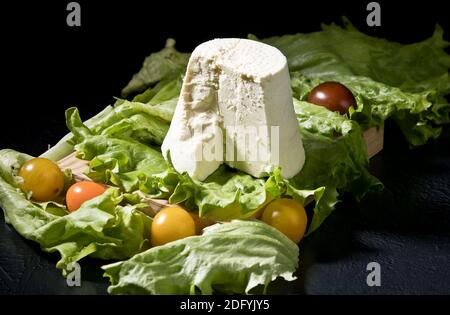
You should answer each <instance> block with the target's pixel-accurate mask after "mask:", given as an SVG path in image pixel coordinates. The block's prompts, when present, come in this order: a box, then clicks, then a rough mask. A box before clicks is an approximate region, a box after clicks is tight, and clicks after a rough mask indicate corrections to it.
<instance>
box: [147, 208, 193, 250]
mask: <svg viewBox="0 0 450 315" xmlns="http://www.w3.org/2000/svg"><path fill="white" fill-rule="evenodd" d="M193 235H195V222H194V219H193V218H192V216H191V215H190V214H189V212H187V211H186V210H184V209H183V208H180V207H176V206H173V207H167V208H164V209H163V210H161V211H159V212H158V213H157V214H156V215H155V217H154V218H153V222H152V230H151V243H152V245H153V246H159V245H163V244H166V243H169V242H172V241H176V240H179V239H182V238H185V237H188V236H193Z"/></svg>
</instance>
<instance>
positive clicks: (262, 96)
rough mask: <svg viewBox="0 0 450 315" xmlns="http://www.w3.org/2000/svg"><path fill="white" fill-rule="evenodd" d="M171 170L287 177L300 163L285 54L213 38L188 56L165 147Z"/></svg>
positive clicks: (193, 173) (299, 141)
mask: <svg viewBox="0 0 450 315" xmlns="http://www.w3.org/2000/svg"><path fill="white" fill-rule="evenodd" d="M169 151H170V158H171V161H172V163H173V166H174V168H175V169H176V170H177V171H179V172H187V173H188V174H189V175H190V176H191V177H192V178H194V179H198V180H204V179H206V178H207V177H208V176H209V175H210V174H211V173H213V172H214V171H215V170H216V169H217V168H218V167H219V166H220V165H221V164H222V163H226V164H228V165H229V166H231V167H233V168H237V169H240V170H242V171H244V172H246V173H249V174H250V175H253V176H255V177H263V176H265V175H267V173H268V172H270V171H271V170H272V169H273V168H274V167H275V166H281V174H282V176H283V177H285V178H290V177H292V176H294V175H295V174H297V173H298V172H299V171H300V170H301V169H302V167H303V164H304V162H305V152H304V149H303V144H302V139H301V136H300V133H299V128H298V122H297V119H296V116H295V112H294V106H293V103H292V94H291V86H290V78H289V71H288V66H287V61H286V57H284V55H283V54H282V53H281V52H280V51H279V50H278V49H276V48H275V47H272V46H269V45H266V44H263V43H260V42H256V41H252V40H247V39H234V38H230V39H215V40H211V41H208V42H206V43H203V44H201V45H200V46H198V47H197V48H196V49H195V50H194V52H193V53H192V55H191V58H190V60H189V64H188V67H187V71H186V75H185V78H184V82H183V87H182V89H181V95H180V98H179V101H178V104H177V107H176V110H175V113H174V117H173V119H172V123H171V125H170V128H169V132H168V134H167V136H166V138H165V139H164V142H163V144H162V152H163V155H164V157H165V158H166V159H167V157H168V152H169Z"/></svg>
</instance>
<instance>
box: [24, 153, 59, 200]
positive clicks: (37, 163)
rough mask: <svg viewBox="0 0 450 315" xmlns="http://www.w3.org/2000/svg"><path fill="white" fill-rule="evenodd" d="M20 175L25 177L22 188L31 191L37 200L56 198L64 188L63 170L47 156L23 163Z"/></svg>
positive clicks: (33, 197)
mask: <svg viewBox="0 0 450 315" xmlns="http://www.w3.org/2000/svg"><path fill="white" fill-rule="evenodd" d="M18 175H19V176H20V177H22V178H23V182H22V184H21V185H20V188H21V189H22V190H23V191H24V192H27V193H28V192H30V191H31V192H32V194H31V198H32V199H33V200H36V201H51V200H54V199H55V198H56V197H58V195H59V194H60V193H61V192H62V191H63V188H64V174H63V172H61V169H60V168H59V167H58V165H56V164H55V163H54V162H52V161H51V160H49V159H46V158H34V159H31V160H29V161H28V162H26V163H25V164H24V165H22V167H21V168H20V170H19V174H18Z"/></svg>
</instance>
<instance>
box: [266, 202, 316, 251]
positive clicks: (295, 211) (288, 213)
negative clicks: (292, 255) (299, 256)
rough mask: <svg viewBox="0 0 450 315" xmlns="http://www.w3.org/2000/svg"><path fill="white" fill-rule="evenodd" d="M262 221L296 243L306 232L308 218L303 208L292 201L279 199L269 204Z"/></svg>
mask: <svg viewBox="0 0 450 315" xmlns="http://www.w3.org/2000/svg"><path fill="white" fill-rule="evenodd" d="M262 220H263V221H264V222H266V223H267V224H269V225H271V226H273V227H274V228H276V229H278V230H279V231H280V232H282V233H283V234H284V235H286V236H287V237H289V238H290V239H291V240H292V241H293V242H295V243H298V242H300V240H301V239H302V238H303V235H304V234H305V231H306V224H307V223H308V218H307V217H306V211H305V208H303V206H302V205H301V204H300V203H298V202H297V201H295V200H293V199H287V198H281V199H276V200H274V201H272V202H271V203H269V204H268V205H267V207H266V208H265V209H264V212H263V215H262Z"/></svg>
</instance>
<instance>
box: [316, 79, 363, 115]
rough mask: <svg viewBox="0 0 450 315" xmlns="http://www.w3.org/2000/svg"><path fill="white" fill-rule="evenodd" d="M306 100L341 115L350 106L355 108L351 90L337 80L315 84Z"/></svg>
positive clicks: (346, 111)
mask: <svg viewBox="0 0 450 315" xmlns="http://www.w3.org/2000/svg"><path fill="white" fill-rule="evenodd" d="M308 102H310V103H313V104H316V105H320V106H325V107H326V108H328V109H329V110H331V111H333V112H339V113H341V114H342V115H343V114H346V113H348V109H349V108H350V106H353V107H354V108H356V100H355V97H354V96H353V94H352V92H351V91H350V90H349V89H348V88H347V87H346V86H345V85H343V84H341V83H339V82H333V81H330V82H324V83H321V84H319V85H318V86H316V87H315V88H314V89H312V91H311V92H310V93H309V95H308Z"/></svg>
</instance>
